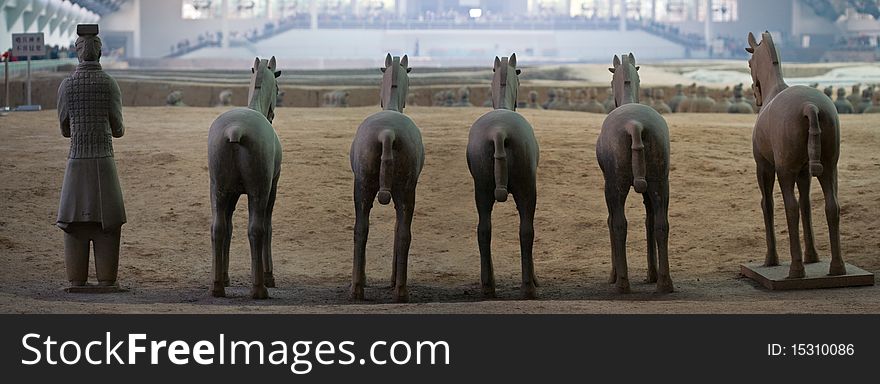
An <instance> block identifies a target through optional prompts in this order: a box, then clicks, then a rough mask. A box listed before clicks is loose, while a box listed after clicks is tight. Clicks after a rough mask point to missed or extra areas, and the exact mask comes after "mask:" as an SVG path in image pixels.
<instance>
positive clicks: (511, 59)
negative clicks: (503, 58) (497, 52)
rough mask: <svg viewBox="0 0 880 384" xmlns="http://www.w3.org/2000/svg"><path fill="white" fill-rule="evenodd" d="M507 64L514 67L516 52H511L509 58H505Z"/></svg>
mask: <svg viewBox="0 0 880 384" xmlns="http://www.w3.org/2000/svg"><path fill="white" fill-rule="evenodd" d="M507 64H509V65H510V66H511V67H516V53H511V54H510V58H509V59H507Z"/></svg>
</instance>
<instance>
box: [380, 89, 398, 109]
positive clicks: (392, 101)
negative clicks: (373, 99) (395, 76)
mask: <svg viewBox="0 0 880 384" xmlns="http://www.w3.org/2000/svg"><path fill="white" fill-rule="evenodd" d="M388 92H389V93H390V95H389V96H388V102H387V103H385V108H384V109H385V110H386V111H396V112H400V110H401V108H400V88H391V89H390V90H389V91H388Z"/></svg>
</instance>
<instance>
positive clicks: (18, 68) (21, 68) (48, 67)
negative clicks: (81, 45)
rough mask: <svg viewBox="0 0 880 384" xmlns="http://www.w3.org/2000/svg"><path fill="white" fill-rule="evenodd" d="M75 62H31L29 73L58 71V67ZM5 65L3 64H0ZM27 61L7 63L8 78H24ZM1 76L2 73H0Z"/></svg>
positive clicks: (72, 59) (0, 67) (56, 60)
mask: <svg viewBox="0 0 880 384" xmlns="http://www.w3.org/2000/svg"><path fill="white" fill-rule="evenodd" d="M76 63H77V60H76V59H75V58H70V59H53V60H33V59H32V60H31V73H33V72H54V71H57V70H58V67H61V66H63V65H70V64H74V65H75V64H76ZM2 64H5V63H2ZM2 64H0V65H2ZM27 65H28V63H27V60H22V61H12V62H10V63H9V78H10V79H12V78H16V77H25V76H27ZM2 71H3V68H2V66H0V72H2ZM0 74H2V73H0Z"/></svg>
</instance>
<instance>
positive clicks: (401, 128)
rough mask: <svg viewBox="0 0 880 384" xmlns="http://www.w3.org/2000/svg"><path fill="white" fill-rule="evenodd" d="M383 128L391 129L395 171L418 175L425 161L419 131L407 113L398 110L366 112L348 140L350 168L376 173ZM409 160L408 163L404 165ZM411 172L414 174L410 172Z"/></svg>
mask: <svg viewBox="0 0 880 384" xmlns="http://www.w3.org/2000/svg"><path fill="white" fill-rule="evenodd" d="M383 131H391V132H393V133H394V144H393V147H392V148H393V151H394V160H395V173H399V172H402V171H403V170H406V171H407V172H406V173H407V175H408V176H416V177H417V176H418V174H419V173H420V172H421V170H422V166H423V165H424V161H425V148H424V145H423V144H422V133H421V131H419V128H418V127H417V126H416V124H415V122H413V121H412V119H410V118H409V116H407V115H405V114H403V113H400V112H397V111H387V110H386V111H380V112H376V113H374V114H372V115H370V116H368V117H367V118H366V119H364V121H363V122H362V123H361V125H360V126H358V129H357V132H356V133H355V137H354V141H353V142H352V144H351V151H350V154H349V155H350V161H351V168H352V171H354V172H355V173H357V174H373V173H375V174H378V172H379V157H380V156H381V155H382V141H381V138H380V134H381V133H382V132H383ZM403 164H408V165H409V166H408V167H403ZM413 172H414V174H413Z"/></svg>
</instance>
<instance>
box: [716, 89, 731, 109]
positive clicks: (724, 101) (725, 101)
mask: <svg viewBox="0 0 880 384" xmlns="http://www.w3.org/2000/svg"><path fill="white" fill-rule="evenodd" d="M730 96H731V95H730V87H725V88H724V90H723V91H721V99H720V100H718V101H716V102H715V106H713V107H712V113H727V111H728V110H730V105H731V103H730Z"/></svg>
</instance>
